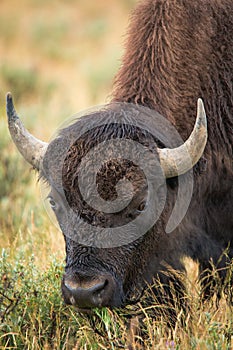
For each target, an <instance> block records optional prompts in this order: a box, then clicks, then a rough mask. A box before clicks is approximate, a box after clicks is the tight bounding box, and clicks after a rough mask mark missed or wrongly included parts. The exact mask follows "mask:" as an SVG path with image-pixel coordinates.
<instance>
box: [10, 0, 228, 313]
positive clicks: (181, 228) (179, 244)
mask: <svg viewBox="0 0 233 350" xmlns="http://www.w3.org/2000/svg"><path fill="white" fill-rule="evenodd" d="M232 48H233V2H232V1H231V0H206V1H204V2H203V1H201V0H196V1H193V0H185V1H184V0H143V1H142V2H140V3H139V4H138V6H137V7H136V10H135V11H134V12H133V14H132V17H131V24H130V27H129V32H128V39H127V42H126V48H125V54H124V57H123V60H122V66H121V68H120V70H119V72H118V73H117V75H116V78H115V83H114V88H113V92H112V103H110V104H109V105H107V106H106V107H105V108H100V109H99V110H96V111H93V112H90V114H88V115H84V116H83V117H82V118H80V119H78V120H75V121H74V122H73V123H72V124H71V125H69V126H66V127H65V128H63V129H62V130H60V132H59V133H58V135H57V136H56V137H55V138H54V140H52V141H51V142H50V143H49V144H47V143H44V142H42V141H40V140H38V139H36V138H35V137H33V136H32V135H31V134H30V133H29V132H28V131H27V130H26V129H25V128H24V126H23V124H22V123H21V121H20V119H19V117H18V116H17V114H16V111H15V109H14V106H13V101H12V97H11V94H8V95H7V114H8V123H9V130H10V133H11V136H12V139H13V141H14V142H15V144H16V146H17V148H18V150H19V151H20V152H21V154H22V155H23V157H24V158H25V159H26V160H27V161H28V162H29V163H30V164H31V165H32V166H33V167H34V168H35V169H37V170H38V171H39V175H40V177H41V178H43V179H44V180H45V181H46V182H47V183H48V184H49V186H50V188H51V192H50V194H49V198H50V205H51V207H52V209H53V210H54V212H55V215H56V217H57V220H58V222H59V225H60V227H61V230H62V232H63V234H64V239H65V243H66V267H65V274H64V277H63V280H62V293H63V297H64V300H65V302H66V303H68V304H73V305H76V306H77V307H78V308H79V309H80V310H83V311H85V310H87V309H91V308H94V307H102V306H108V307H120V306H124V305H127V304H129V303H131V302H134V301H137V300H138V299H139V298H140V296H141V295H142V292H143V290H144V289H145V287H146V285H147V284H151V283H152V281H153V280H154V279H156V280H157V279H158V280H160V281H161V282H162V283H163V284H164V285H165V286H166V294H167V295H171V291H170V289H169V285H170V282H171V281H172V282H173V283H174V284H175V286H176V290H177V292H178V294H179V297H180V298H182V293H183V288H184V286H183V285H182V283H181V281H179V279H178V278H176V275H174V276H170V275H169V274H168V273H166V270H169V269H170V268H172V269H174V270H176V271H181V272H184V271H185V266H184V263H183V257H185V256H188V257H191V258H192V259H194V260H195V261H197V262H198V263H199V267H200V274H203V273H204V271H205V270H206V269H208V268H209V269H211V266H212V263H211V261H212V262H213V263H214V264H216V265H217V266H218V267H221V268H223V267H225V266H226V265H227V264H228V262H229V259H230V258H231V257H232V256H233V247H232V238H233V233H232V232H233V216H232V213H231V209H232V203H233V189H232V188H233V187H232V183H233V167H232V156H233V155H232V145H233V132H232V130H233V91H232V81H233V54H232ZM199 98H200V100H199V101H198V110H197V117H196V112H195V111H196V101H197V100H198V99H199ZM201 99H202V100H203V101H204V105H205V110H206V114H207V116H208V140H207V127H206V118H205V110H204V106H203V103H202V100H201ZM158 113H159V114H158ZM161 115H162V116H163V123H162V124H163V125H165V124H166V122H167V124H166V127H163V125H160V119H161V118H160V117H158V116H161ZM96 120H97V121H98V122H97V123H96V124H95V121H96ZM164 120H165V121H164ZM195 120H196V123H195ZM164 123H165V124H164ZM147 125H149V126H148V128H147ZM168 125H172V126H173V128H175V129H176V130H177V132H178V134H179V135H180V136H181V138H182V139H183V140H186V141H185V142H184V143H182V142H181V141H177V139H176V140H174V138H176V137H175V136H174V133H173V131H172V129H171V128H169V126H168ZM152 126H153V127H152ZM154 128H155V129H154ZM152 129H153V132H151V130H152ZM156 129H157V131H158V132H156ZM154 130H155V132H154ZM115 141H119V142H122V143H123V145H124V146H123V148H124V149H125V152H126V154H128V151H130V150H129V148H130V146H129V141H133V143H135V144H137V145H138V144H140V145H142V147H143V149H144V148H147V149H148V150H149V155H148V153H147V156H148V158H145V159H144V160H143V162H144V163H146V166H148V167H149V165H148V164H149V163H150V162H151V161H152V162H153V159H155V160H156V161H157V162H156V166H155V167H152V168H153V169H155V170H156V171H154V172H153V171H152V173H153V176H152V179H154V181H155V182H156V184H157V185H156V186H157V187H156V186H155V187H156V188H155V191H156V192H155V193H154V194H153V196H151V188H152V187H153V184H152V186H150V185H148V183H147V176H146V175H145V173H144V171H143V169H141V168H140V166H139V165H138V164H139V163H138V164H137V161H138V162H140V159H139V158H140V157H138V158H137V159H136V158H134V157H136V155H132V157H133V160H132V159H131V158H130V159H127V156H125V158H124V157H123V156H121V157H117V152H118V145H116V143H115ZM124 142H125V143H124ZM102 143H103V144H104V145H105V146H104V148H102V151H99V152H97V153H95V154H94V155H93V154H92V153H91V152H92V151H93V149H94V148H95V147H97V146H98V145H99V144H102ZM115 148H117V151H116V150H115ZM123 151H124V150H123ZM89 153H91V154H92V156H90V157H89V160H88V161H87V162H86V163H85V166H84V170H85V171H86V172H85V171H84V174H85V175H82V176H81V175H80V174H81V168H82V166H81V165H82V159H84V158H85V157H86V156H88V154H89ZM105 153H106V155H107V156H108V160H106V161H105V162H104V163H103V164H102V166H101V167H100V168H99V171H98V172H97V175H96V177H92V172H93V162H94V163H95V162H97V163H98V159H97V158H98V157H101V156H103V154H105ZM136 153H137V152H136ZM140 156H141V154H140ZM147 156H146V157H147ZM94 157H96V158H94ZM104 157H105V156H104ZM152 158H153V159H152ZM104 159H105V158H104ZM135 159H136V160H135ZM152 168H151V169H152ZM157 174H159V176H157ZM80 177H81V178H83V180H84V183H85V189H86V192H87V193H89V194H90V193H92V188H93V187H91V186H92V185H93V183H91V182H93V181H94V182H96V183H95V184H96V187H97V192H98V195H99V197H100V198H101V200H102V202H105V204H106V203H107V206H105V210H100V209H99V208H95V207H91V205H90V204H89V203H88V202H87V199H86V198H84V196H83V193H82V191H81V190H80V188H79V185H80V183H79V180H80ZM158 178H159V180H158ZM91 180H92V181H91ZM85 181H86V182H85ZM160 181H161V182H160ZM119 183H121V184H122V186H120V187H121V190H122V191H121V195H122V198H123V201H126V203H127V206H126V208H121V210H118V211H113V210H112V207H111V204H112V203H113V202H114V201H116V200H117V198H118V195H119V191H118V190H119V188H118V187H117V186H118V185H119ZM129 183H130V184H131V185H129ZM183 183H186V184H187V183H188V184H189V185H190V186H191V187H192V193H191V196H190V201H189V202H188V204H189V205H188V209H187V212H186V213H184V214H183V215H182V220H180V221H179V220H178V221H177V224H176V225H174V227H173V228H172V229H171V230H170V231H171V232H170V233H168V231H167V223H168V221H169V218H170V217H171V215H172V211H173V208H174V205H175V204H176V200H177V196H178V192H179V187H180V186H183ZM190 186H188V188H189V187H190ZM165 187H166V196H165V197H166V198H165V199H164V191H163V190H164V188H165ZM132 193H133V196H132ZM129 194H130V196H131V197H130V198H131V199H130V200H128V197H129ZM148 198H152V200H154V202H153V201H152V202H153V203H154V206H153V205H152V206H151V205H149V208H148ZM127 200H128V202H127ZM162 201H163V208H162V210H161V212H160V213H159V216H158V218H157V220H156V221H155V222H154V224H153V225H148V227H147V226H146V225H145V227H147V229H146V230H145V232H143V234H141V235H139V236H135V237H133V238H132V237H131V238H130V239H128V238H129V237H128V236H129V234H131V233H132V230H131V231H130V233H129V231H128V230H127V228H126V227H128V226H127V225H128V224H129V223H130V222H133V223H134V226H133V227H134V228H135V232H136V231H137V230H138V229H140V227H141V225H144V223H145V222H148V221H149V220H150V216H151V215H152V214H153V211H156V210H157V206H159V205H160V203H161V202H162ZM181 201H182V199H181ZM102 202H101V203H102ZM118 204H119V203H118ZM108 206H109V207H111V208H110V209H111V210H108V209H109V208H108ZM181 206H182V205H181ZM144 212H145V213H146V214H145V215H147V216H145V217H144V219H143V220H144V221H142V222H139V223H138V221H137V217H138V216H140V215H141V214H144ZM85 225H86V226H85ZM139 226H140V227H139ZM85 227H86V229H85ZM90 227H91V229H90ZM99 227H100V228H101V229H103V230H102V231H101V232H104V234H103V236H101V237H102V238H101V239H102V240H101V242H102V243H101V244H102V245H101V244H94V243H93V242H94V241H93V236H94V232H95V231H96V230H97V229H98V228H99ZM118 228H120V231H117V232H118V234H119V232H120V236H119V235H118V238H119V237H120V243H119V244H115V243H116V242H115V243H114V242H112V241H111V244H112V245H111V244H110V245H109V246H108V244H107V242H108V240H109V239H110V240H111V235H112V234H113V233H114V232H115V231H114V229H118ZM139 231H140V230H139ZM105 234H106V236H105ZM77 237H78V238H77ZM227 248H228V257H227V255H226V254H224V251H225V250H226V249H227ZM224 271H225V270H224V269H221V271H220V272H219V273H220V277H221V278H222V280H224V277H225V272H224ZM209 286H210V284H209V283H207V282H206V285H205V286H204V287H205V288H204V290H205V293H204V294H205V295H206V296H208V295H210V294H211V289H210V287H209ZM153 291H154V293H155V294H156V293H157V290H156V288H155V287H154V290H153ZM159 300H161V302H163V296H161V297H160V299H159Z"/></svg>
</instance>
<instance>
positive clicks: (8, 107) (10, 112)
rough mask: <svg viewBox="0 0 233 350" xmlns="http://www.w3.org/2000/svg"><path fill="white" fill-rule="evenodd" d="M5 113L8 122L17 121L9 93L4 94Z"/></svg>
mask: <svg viewBox="0 0 233 350" xmlns="http://www.w3.org/2000/svg"><path fill="white" fill-rule="evenodd" d="M6 111H7V116H8V120H9V122H10V121H14V120H16V119H18V116H17V113H16V111H15V107H14V103H13V98H12V94H11V92H8V93H7V94H6Z"/></svg>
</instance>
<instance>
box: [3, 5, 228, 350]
mask: <svg viewBox="0 0 233 350" xmlns="http://www.w3.org/2000/svg"><path fill="white" fill-rule="evenodd" d="M135 2H136V0H127V1H126V0H109V1H107V0H100V1H98V2H96V3H94V2H87V1H84V0H78V1H72V0H70V1H57V2H56V6H54V5H55V2H54V1H44V0H33V1H31V0H22V1H21V2H20V7H19V6H18V2H17V1H16V0H12V1H8V2H7V1H3V2H2V4H1V16H0V31H1V37H0V54H1V65H0V85H1V91H0V155H1V157H0V349H30V350H34V349H51V350H52V349H81V350H82V349H83V350H87V349H90V350H92V349H121V348H122V349H124V348H127V346H128V345H129V344H132V348H137V349H142V348H143V346H144V348H145V349H159V350H163V349H164V350H165V349H166V350H168V349H172V350H175V349H179V350H183V349H195V350H203V349H204V350H205V349H206V350H212V349H216V350H217V349H221V350H222V349H223V350H225V349H227V350H230V349H232V348H233V327H232V323H233V316H232V308H231V307H230V306H229V305H228V303H227V300H226V296H225V295H224V296H223V298H222V299H221V302H220V304H219V305H218V307H216V305H215V296H214V297H213V298H212V299H211V300H210V301H208V302H206V303H201V302H200V297H199V294H200V286H199V284H198V283H197V281H196V275H197V266H196V265H195V264H194V263H193V262H190V261H187V262H186V264H187V266H188V271H190V273H189V275H188V281H186V283H187V285H188V291H187V296H186V298H187V300H188V302H189V304H190V310H189V312H188V313H187V314H186V315H184V314H183V312H182V311H181V310H180V309H179V306H178V305H175V309H176V311H177V313H178V315H179V317H178V320H177V322H176V323H175V325H174V327H173V328H169V327H168V326H167V323H166V321H167V320H166V313H165V312H164V311H165V310H166V305H162V306H161V307H160V308H159V307H158V305H157V304H156V302H154V303H153V307H152V309H154V310H151V308H148V307H147V306H146V303H145V301H146V299H147V297H148V294H149V295H150V291H148V293H147V294H145V297H144V299H143V300H142V301H141V303H140V304H138V305H137V306H135V307H133V306H131V307H128V308H127V309H122V310H121V309H119V310H114V311H112V310H109V309H102V310H95V311H94V313H93V315H91V316H90V315H89V316H88V315H86V316H83V315H80V314H79V313H78V312H77V310H75V309H74V308H72V307H67V306H65V305H64V303H63V301H62V297H61V292H60V281H61V276H62V273H63V266H64V258H65V255H64V242H63V237H62V234H61V233H60V232H58V230H57V228H56V227H55V226H54V225H53V224H52V222H51V221H50V219H49V217H48V215H47V213H46V211H45V210H44V208H43V203H42V200H41V193H40V186H39V184H38V182H37V175H36V174H35V173H34V171H32V170H31V169H30V167H29V166H28V165H26V163H25V161H24V160H23V159H22V157H21V156H20V155H19V154H18V153H17V151H16V150H15V147H14V145H13V144H12V142H11V140H10V137H9V133H8V130H7V125H6V117H5V106H4V99H5V94H6V92H7V90H11V91H12V92H13V95H14V97H15V98H16V107H17V110H18V111H19V114H20V115H21V116H22V119H23V120H24V122H25V124H26V125H27V127H28V128H29V129H30V130H31V131H32V132H33V134H35V135H36V136H37V137H39V138H41V139H44V140H48V139H49V138H50V137H51V135H52V134H53V133H54V131H55V130H56V128H57V127H58V126H59V125H60V123H61V122H62V121H63V120H64V119H66V118H67V117H69V116H70V115H71V114H75V113H76V112H77V111H78V110H82V109H85V108H87V107H90V106H92V105H93V104H98V103H99V104H103V103H104V102H106V98H107V97H108V95H109V93H110V91H111V84H112V79H113V76H114V73H115V72H116V70H117V67H118V66H119V60H120V57H121V54H122V42H123V33H124V32H125V29H126V24H127V18H128V14H129V10H130V9H131V8H132V7H133V6H134V4H135ZM38 18H43V21H42V20H39V19H38ZM229 270H230V269H229ZM213 273H215V276H216V279H217V278H218V274H217V271H216V270H214V272H213ZM229 274H230V273H229ZM228 281H230V276H229V278H228ZM231 289H232V286H231V285H230V282H229V286H228V296H229V294H230V293H231ZM155 311H156V312H157V313H158V311H159V314H160V318H159V319H157V320H155V319H154V318H153V317H152V314H153V313H154V312H155ZM139 323H140V331H139V330H138V324H139ZM142 344H143V346H142Z"/></svg>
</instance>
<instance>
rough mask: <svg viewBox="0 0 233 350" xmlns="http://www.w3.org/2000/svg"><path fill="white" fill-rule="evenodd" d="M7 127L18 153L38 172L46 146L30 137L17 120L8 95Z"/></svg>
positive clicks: (10, 97)
mask: <svg viewBox="0 0 233 350" xmlns="http://www.w3.org/2000/svg"><path fill="white" fill-rule="evenodd" d="M6 110H7V116H8V127H9V131H10V134H11V137H12V139H13V141H14V143H15V145H16V147H17V148H18V150H19V152H20V153H21V154H22V156H23V157H24V158H25V160H26V161H27V162H28V163H30V164H31V165H32V166H33V168H35V169H37V170H39V169H40V167H41V161H42V159H43V157H44V154H45V152H46V149H47V147H48V144H47V143H46V142H42V141H40V140H38V139H36V138H35V137H34V136H32V135H31V134H30V133H29V132H28V131H27V130H26V129H25V127H24V125H23V123H22V122H21V120H20V119H19V117H18V115H17V113H16V111H15V108H14V104H13V100H12V96H11V94H10V93H8V94H7V96H6Z"/></svg>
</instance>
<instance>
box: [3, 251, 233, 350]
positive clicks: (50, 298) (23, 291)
mask: <svg viewBox="0 0 233 350" xmlns="http://www.w3.org/2000/svg"><path fill="white" fill-rule="evenodd" d="M0 262H1V263H0V278H1V284H0V320H1V324H0V348H1V349H14V348H15V349H93V350H94V349H96V350H97V349H119V348H126V346H127V344H129V343H130V344H134V346H135V348H137V349H139V348H141V346H142V344H143V346H144V348H146V349H177V350H178V349H201V350H202V349H206V350H207V349H216V350H217V349H219V350H220V349H221V350H230V349H231V348H232V345H233V344H232V341H233V329H232V323H233V317H232V310H231V308H230V306H228V305H227V303H226V301H225V300H224V297H223V299H222V300H221V303H220V305H219V306H218V307H215V306H214V304H212V303H210V302H209V303H205V304H201V303H200V299H199V296H198V293H197V294H196V295H195V296H194V294H193V290H192V292H191V291H190V292H189V293H188V294H187V296H186V297H187V298H188V301H189V303H190V305H191V307H190V311H189V312H188V313H187V315H184V314H182V311H179V310H178V306H176V305H175V308H176V309H177V310H176V311H177V312H178V314H179V316H178V319H177V321H176V324H175V326H174V327H173V328H172V329H169V328H168V327H167V323H166V321H167V320H166V317H165V316H163V312H162V307H160V308H161V310H159V312H160V314H161V316H160V318H159V319H157V320H155V319H154V318H153V317H152V308H155V309H156V312H157V313H158V305H156V303H155V304H154V305H153V306H152V307H150V308H148V307H146V306H145V305H143V303H144V300H143V299H142V301H141V303H140V304H138V305H137V307H132V306H131V307H128V309H124V310H120V309H119V310H114V311H112V310H109V309H106V308H104V309H101V310H94V311H93V314H92V315H91V316H90V315H86V316H81V315H80V314H79V313H78V312H77V311H76V310H75V309H74V308H73V307H68V306H65V305H64V304H63V301H62V298H61V293H60V280H61V276H62V273H63V263H62V260H61V259H60V257H59V258H57V257H55V256H53V257H50V259H49V260H48V261H47V262H46V266H44V268H43V269H41V268H40V267H38V266H37V263H36V260H35V257H34V255H30V256H28V257H25V252H24V250H22V249H21V250H18V251H17V254H14V255H13V256H10V253H9V251H8V250H2V254H1V259H0ZM148 294H149V295H151V293H150V291H148ZM145 300H146V295H145ZM163 307H164V305H163ZM153 311H155V310H153ZM137 317H138V319H140V321H138V320H137ZM138 322H140V331H139V330H137V323H138ZM133 324H134V326H133Z"/></svg>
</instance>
